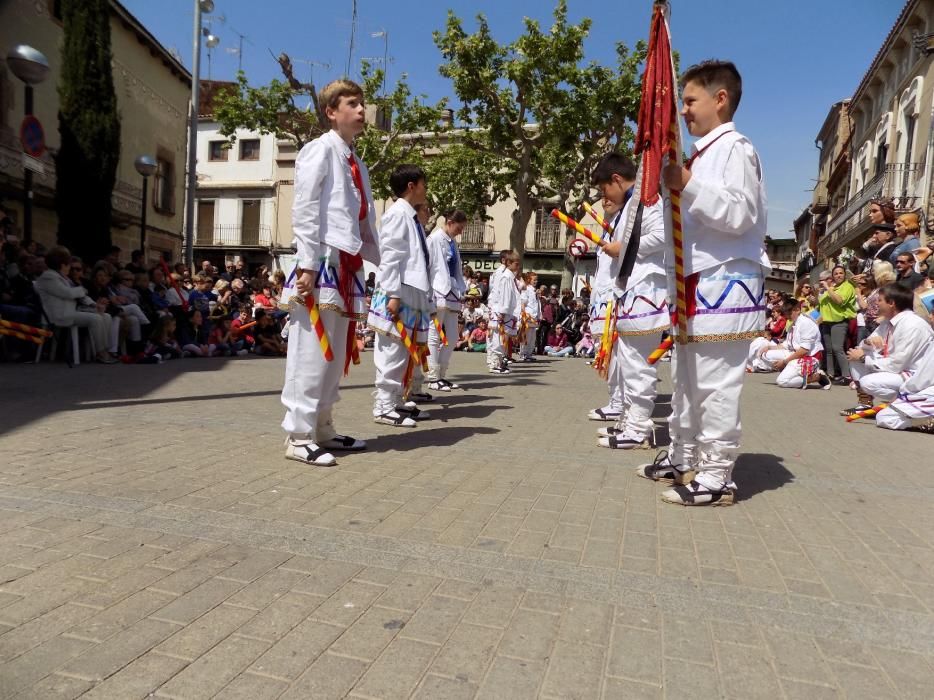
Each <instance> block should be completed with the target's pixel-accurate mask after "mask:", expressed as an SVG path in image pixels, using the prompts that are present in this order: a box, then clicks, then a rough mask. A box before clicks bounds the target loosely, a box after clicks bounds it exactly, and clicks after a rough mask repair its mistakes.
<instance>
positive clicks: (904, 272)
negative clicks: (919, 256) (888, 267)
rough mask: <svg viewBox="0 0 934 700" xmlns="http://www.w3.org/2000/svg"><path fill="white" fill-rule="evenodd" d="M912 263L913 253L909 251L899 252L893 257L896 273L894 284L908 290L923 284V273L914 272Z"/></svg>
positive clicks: (913, 262)
mask: <svg viewBox="0 0 934 700" xmlns="http://www.w3.org/2000/svg"><path fill="white" fill-rule="evenodd" d="M914 265H915V258H914V255H912V254H911V253H909V252H905V253H899V254H898V255H897V256H896V257H895V272H896V273H897V275H898V277H897V279H896V284H898V285H899V286H902V287H904V288H905V289H907V290H908V291H910V292H913V291H914V290H916V289H917V288H918V287H920V286H921V285H922V284H924V279H925V276H924V275H922V274H920V273H917V272H915V269H914Z"/></svg>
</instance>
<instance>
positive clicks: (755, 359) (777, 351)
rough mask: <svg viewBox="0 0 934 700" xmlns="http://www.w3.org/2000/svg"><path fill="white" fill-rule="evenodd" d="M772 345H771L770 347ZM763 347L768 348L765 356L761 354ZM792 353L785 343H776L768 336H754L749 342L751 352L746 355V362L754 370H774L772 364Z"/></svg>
mask: <svg viewBox="0 0 934 700" xmlns="http://www.w3.org/2000/svg"><path fill="white" fill-rule="evenodd" d="M770 346H771V347H770ZM763 348H768V349H767V350H766V352H765V355H764V356H760V355H759V353H760V352H762V350H763ZM790 354H791V353H790V352H789V351H788V350H786V349H785V347H784V346H783V345H776V344H775V343H773V342H771V341H770V340H769V339H768V338H754V339H753V341H752V342H751V343H750V344H749V354H748V356H747V357H746V364H747V365H748V366H749V367H751V368H752V370H753V371H754V372H774V371H775V370H774V369H773V368H772V364H773V363H775V362H780V361H781V360H784V359H785V358H786V357H788V356H789V355H790Z"/></svg>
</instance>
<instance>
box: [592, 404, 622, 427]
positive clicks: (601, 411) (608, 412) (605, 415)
mask: <svg viewBox="0 0 934 700" xmlns="http://www.w3.org/2000/svg"><path fill="white" fill-rule="evenodd" d="M619 414H620V412H619V411H614V410H613V409H611V408H610V407H609V406H604V407H603V408H595V409H593V410H592V411H590V413H588V414H587V417H588V418H589V419H590V420H602V421H604V422H607V423H615V422H616V421H618V420H619Z"/></svg>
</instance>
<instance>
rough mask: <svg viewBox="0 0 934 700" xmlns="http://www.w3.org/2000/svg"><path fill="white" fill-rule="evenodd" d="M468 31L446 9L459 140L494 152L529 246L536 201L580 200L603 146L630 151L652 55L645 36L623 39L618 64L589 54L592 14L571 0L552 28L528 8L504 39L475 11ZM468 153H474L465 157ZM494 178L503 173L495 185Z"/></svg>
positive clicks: (514, 243)
mask: <svg viewBox="0 0 934 700" xmlns="http://www.w3.org/2000/svg"><path fill="white" fill-rule="evenodd" d="M477 24H478V28H477V31H476V32H474V33H473V34H468V33H467V32H466V31H465V30H464V27H463V23H462V21H461V20H460V19H459V18H458V17H457V16H456V15H455V14H454V13H453V12H450V13H449V14H448V20H447V25H446V27H445V31H444V32H435V34H434V40H435V44H436V45H437V46H438V48H439V49H440V50H441V54H442V57H443V59H444V63H443V64H442V65H441V66H440V68H439V70H440V72H441V75H443V76H444V77H446V78H449V79H450V80H451V83H452V86H453V89H454V93H455V94H456V96H457V97H458V98H459V99H460V101H461V103H462V106H461V108H460V109H459V110H458V111H457V118H458V122H459V123H460V124H461V125H463V126H464V127H465V128H464V129H463V131H458V132H457V134H458V143H459V144H461V146H462V147H463V148H465V149H467V151H468V152H472V153H474V154H476V157H477V158H481V159H492V160H493V161H494V162H496V163H497V167H496V168H493V169H492V170H488V171H487V170H484V169H476V170H478V171H479V172H481V173H482V172H488V173H489V174H490V179H488V180H487V184H488V189H489V190H490V191H491V192H495V196H497V197H500V198H502V197H501V195H502V193H503V192H504V191H505V192H508V193H510V194H512V196H513V197H514V198H515V200H516V210H515V212H514V214H513V220H512V227H511V229H510V234H509V238H510V244H511V247H512V248H513V249H515V250H516V251H518V252H519V253H520V254H521V253H522V252H524V250H525V232H526V229H527V227H528V224H529V221H530V220H531V218H532V216H533V215H534V213H535V209H536V208H537V207H538V206H541V205H543V204H545V203H556V204H558V205H559V206H566V205H567V204H569V203H570V204H572V205H574V207H572V208H576V206H577V205H579V204H580V202H581V201H583V199H584V198H585V197H586V196H587V194H588V193H589V176H590V170H591V169H592V167H593V166H594V165H595V164H596V162H597V161H598V160H599V159H600V157H602V156H603V155H604V154H606V153H608V152H610V151H613V150H621V151H629V150H630V147H631V140H632V136H633V132H632V128H631V127H632V124H634V122H635V119H636V115H637V111H638V107H639V99H640V92H639V77H638V67H639V65H640V64H641V63H642V61H643V60H644V58H645V45H644V44H643V43H642V42H640V43H638V44H637V45H636V47H635V49H634V50H633V51H630V50H629V49H628V48H627V47H626V46H625V45H624V44H622V43H619V44H617V46H616V56H617V65H616V66H614V67H612V68H610V67H604V66H600V65H598V64H596V63H593V62H591V63H586V64H585V63H584V40H585V39H586V38H587V35H588V33H589V31H590V26H591V21H590V20H589V19H583V20H581V21H580V22H579V23H578V24H570V23H569V22H568V18H567V2H566V0H559V2H558V4H557V6H556V8H555V10H554V23H553V25H552V27H551V29H550V30H549V31H548V32H547V33H546V32H543V31H542V30H541V28H540V27H539V24H538V22H536V21H534V20H532V19H529V18H526V19H525V33H524V34H523V35H522V36H520V37H519V38H518V39H516V40H515V41H513V42H512V43H509V44H500V43H497V42H496V41H495V40H494V39H493V37H492V35H491V33H490V28H489V25H488V23H487V20H486V18H485V17H484V16H483V15H478V16H477ZM464 159H465V160H466V158H464ZM493 180H495V181H497V182H499V183H505V184H506V186H505V187H503V188H500V189H499V190H497V188H496V187H495V186H494V183H493Z"/></svg>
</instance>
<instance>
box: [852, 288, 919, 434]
mask: <svg viewBox="0 0 934 700" xmlns="http://www.w3.org/2000/svg"><path fill="white" fill-rule="evenodd" d="M913 305H914V294H913V293H912V292H910V291H908V290H907V289H905V288H904V287H900V286H899V285H898V284H888V285H886V286H885V287H883V288H882V289H881V290H880V291H879V317H880V318H881V319H883V321H882V323H880V324H879V327H878V328H877V329H876V330H875V332H874V333H873V334H872V335H870V336H869V337H868V338H867V339H866V340H865V341H864V342H863V343H862V344H860V345H859V347H856V348H853V349H852V350H850V351H849V352H848V353H847V356H848V357H849V360H850V369H851V372H852V374H853V380H854V381H855V382H856V396H857V400H858V402H859V403H858V404H857V405H856V406H854V407H853V408H848V409H845V410H843V411H841V412H840V415H843V416H849V415H852V414H854V413H858V412H859V411H865V410H866V409H868V408H871V407H872V404H873V400H874V399H879V400H881V401H886V402H888V401H891V400H892V399H894V398H895V396H896V395H897V392H898V389H899V387H900V386H901V384H902V382H903V381H904V377H903V373H913V372H914V371H915V370H916V369H917V366H918V364H919V362H920V360H921V358H922V357H923V356H924V353H925V352H927V350H928V347H929V345H930V344H931V343H932V342H934V330H932V329H931V326H930V324H929V323H928V322H927V321H925V320H924V319H922V318H921V317H919V316H918V315H917V314H916V313H915V312H914V311H912V307H913Z"/></svg>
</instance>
